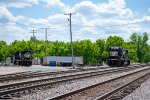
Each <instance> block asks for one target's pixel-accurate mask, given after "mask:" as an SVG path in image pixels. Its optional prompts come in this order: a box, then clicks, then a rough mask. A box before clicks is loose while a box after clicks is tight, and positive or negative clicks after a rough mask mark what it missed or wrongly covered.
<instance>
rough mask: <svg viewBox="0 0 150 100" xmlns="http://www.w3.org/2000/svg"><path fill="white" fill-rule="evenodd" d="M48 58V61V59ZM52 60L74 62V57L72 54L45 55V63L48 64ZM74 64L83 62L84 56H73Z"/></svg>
mask: <svg viewBox="0 0 150 100" xmlns="http://www.w3.org/2000/svg"><path fill="white" fill-rule="evenodd" d="M46 59H47V61H46ZM50 61H56V62H57V63H61V62H67V63H72V57H70V56H47V57H46V56H45V57H43V64H44V65H47V64H49V62H50ZM73 61H74V64H75V65H77V64H83V57H73Z"/></svg>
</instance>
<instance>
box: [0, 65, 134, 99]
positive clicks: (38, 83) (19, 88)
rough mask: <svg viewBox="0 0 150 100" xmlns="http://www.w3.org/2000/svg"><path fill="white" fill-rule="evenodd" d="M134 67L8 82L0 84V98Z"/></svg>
mask: <svg viewBox="0 0 150 100" xmlns="http://www.w3.org/2000/svg"><path fill="white" fill-rule="evenodd" d="M133 69H134V68H131V67H124V68H118V69H111V70H105V71H93V72H88V73H80V74H72V75H68V76H60V77H54V78H46V79H40V80H34V81H27V82H20V83H15V84H8V85H3V86H0V98H12V97H15V96H16V95H17V96H18V95H20V94H21V93H22V92H23V91H32V89H33V90H34V89H36V88H37V89H38V88H41V87H46V86H53V85H57V84H61V83H63V82H68V81H72V80H77V79H81V78H87V77H93V76H98V75H104V74H109V73H115V72H116V73H117V72H118V73H119V72H124V71H129V70H133Z"/></svg>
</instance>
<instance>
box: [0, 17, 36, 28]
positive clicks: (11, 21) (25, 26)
mask: <svg viewBox="0 0 150 100" xmlns="http://www.w3.org/2000/svg"><path fill="white" fill-rule="evenodd" d="M1 19H3V20H6V21H9V22H12V23H15V24H18V25H21V26H25V27H31V28H34V26H29V25H25V24H22V23H20V22H15V21H12V20H9V19H6V18H3V17H1Z"/></svg>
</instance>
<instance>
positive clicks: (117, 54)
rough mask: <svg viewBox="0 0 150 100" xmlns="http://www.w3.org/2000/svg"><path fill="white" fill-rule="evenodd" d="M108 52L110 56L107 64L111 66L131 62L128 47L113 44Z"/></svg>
mask: <svg viewBox="0 0 150 100" xmlns="http://www.w3.org/2000/svg"><path fill="white" fill-rule="evenodd" d="M108 53H109V57H108V62H107V64H108V65H109V66H123V65H129V64H130V60H129V58H128V50H127V49H124V48H121V47H118V46H113V47H110V48H109V51H108Z"/></svg>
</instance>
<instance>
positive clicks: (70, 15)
mask: <svg viewBox="0 0 150 100" xmlns="http://www.w3.org/2000/svg"><path fill="white" fill-rule="evenodd" d="M65 15H69V22H70V38H71V55H72V67H73V69H74V68H75V67H74V57H73V42H72V29H71V27H72V25H71V17H72V15H75V13H67V14H65Z"/></svg>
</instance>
